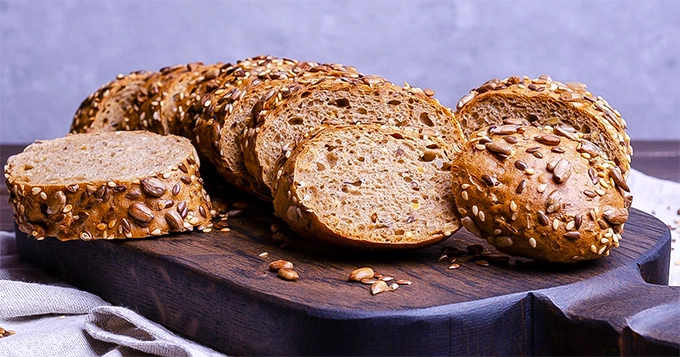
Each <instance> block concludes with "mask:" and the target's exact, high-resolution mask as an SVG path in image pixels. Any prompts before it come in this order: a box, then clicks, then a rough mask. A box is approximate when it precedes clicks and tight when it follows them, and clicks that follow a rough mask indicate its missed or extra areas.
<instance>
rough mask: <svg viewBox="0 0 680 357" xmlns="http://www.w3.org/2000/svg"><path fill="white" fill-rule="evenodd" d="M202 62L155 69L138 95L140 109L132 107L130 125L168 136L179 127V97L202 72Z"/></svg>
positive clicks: (129, 114)
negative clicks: (156, 70)
mask: <svg viewBox="0 0 680 357" xmlns="http://www.w3.org/2000/svg"><path fill="white" fill-rule="evenodd" d="M203 67H204V66H203V64H202V63H190V64H188V65H175V66H169V67H163V68H161V69H160V70H159V71H158V72H153V73H152V74H151V75H150V76H149V77H148V78H147V79H146V83H145V85H144V86H143V87H142V88H140V93H139V95H138V96H137V101H138V103H137V105H138V108H139V109H138V110H134V108H130V110H129V111H128V113H127V118H128V120H129V122H133V124H131V125H130V127H134V128H136V129H139V130H148V131H151V132H153V133H157V134H161V135H168V134H173V133H175V132H176V130H177V121H178V119H177V114H178V113H177V106H178V104H179V103H180V102H179V101H177V102H176V100H178V99H179V96H181V93H182V91H183V90H184V89H185V87H186V85H187V84H189V83H190V82H191V81H192V80H195V78H196V77H197V76H199V75H200V69H202V68H203Z"/></svg>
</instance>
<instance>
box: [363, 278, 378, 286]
mask: <svg viewBox="0 0 680 357" xmlns="http://www.w3.org/2000/svg"><path fill="white" fill-rule="evenodd" d="M360 281H361V283H362V284H366V285H373V283H375V282H376V281H378V279H375V278H365V279H361V280H360Z"/></svg>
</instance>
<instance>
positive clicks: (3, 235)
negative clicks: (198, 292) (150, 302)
mask: <svg viewBox="0 0 680 357" xmlns="http://www.w3.org/2000/svg"><path fill="white" fill-rule="evenodd" d="M628 184H629V186H630V187H631V191H632V193H633V195H634V197H635V198H634V200H633V207H635V208H638V209H640V210H642V211H645V212H649V213H652V214H654V215H656V216H657V217H658V218H659V219H660V220H662V221H664V222H665V223H666V224H669V225H671V226H672V227H677V226H678V225H680V221H678V219H680V216H678V209H680V184H678V183H675V182H669V181H664V180H659V179H656V178H653V177H650V176H647V175H644V174H642V173H640V172H638V171H635V170H633V171H631V173H630V176H629V177H628ZM671 233H672V235H673V238H674V239H675V241H674V242H673V247H674V249H673V250H672V251H671V267H670V285H680V252H679V251H680V249H677V247H678V244H679V243H678V239H677V238H678V229H675V230H672V231H671ZM14 242H15V241H14V234H13V233H8V232H0V327H2V328H4V329H6V330H13V331H15V332H16V334H15V335H13V336H10V337H5V338H0V357H5V356H8V357H9V356H22V357H25V356H106V357H112V356H139V355H146V354H152V355H159V356H172V357H174V356H187V357H189V356H191V357H193V356H222V355H221V354H219V353H217V352H215V351H213V350H211V349H209V348H207V347H204V346H201V345H198V344H196V343H194V342H192V341H189V340H186V339H183V338H181V337H179V336H177V335H175V334H173V333H172V332H170V331H168V330H166V329H165V328H163V327H162V326H160V325H158V324H156V323H154V322H152V321H149V320H148V319H146V318H144V317H142V316H140V315H138V314H137V313H135V312H134V311H132V310H129V309H125V308H123V307H116V306H111V305H110V304H108V303H107V302H105V301H104V300H102V299H101V298H99V297H98V296H96V295H93V294H90V293H87V292H84V291H80V290H77V289H75V288H72V287H70V286H68V285H66V284H64V283H63V282H61V281H59V280H58V279H56V278H54V277H51V276H49V275H47V274H45V273H44V272H43V271H42V270H40V269H38V268H36V267H35V266H32V265H30V264H28V263H26V262H22V261H21V260H20V259H19V257H18V254H17V251H16V246H15V244H14Z"/></svg>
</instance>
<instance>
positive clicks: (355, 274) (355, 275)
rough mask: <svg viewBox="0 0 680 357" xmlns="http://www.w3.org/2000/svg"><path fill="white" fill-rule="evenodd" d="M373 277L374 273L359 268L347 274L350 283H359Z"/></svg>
mask: <svg viewBox="0 0 680 357" xmlns="http://www.w3.org/2000/svg"><path fill="white" fill-rule="evenodd" d="M374 276H375V272H374V271H373V269H371V268H359V269H355V270H353V271H352V272H351V273H350V274H349V280H350V281H361V280H362V279H370V278H373V277H374Z"/></svg>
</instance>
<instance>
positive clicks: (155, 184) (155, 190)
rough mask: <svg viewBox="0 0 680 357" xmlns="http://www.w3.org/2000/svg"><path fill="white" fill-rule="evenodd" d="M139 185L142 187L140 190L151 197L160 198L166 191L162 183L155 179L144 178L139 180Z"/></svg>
mask: <svg viewBox="0 0 680 357" xmlns="http://www.w3.org/2000/svg"><path fill="white" fill-rule="evenodd" d="M140 183H141V185H142V190H143V191H144V192H145V193H146V194H147V195H149V196H151V197H161V196H163V194H164V193H165V191H166V187H165V184H164V183H163V181H161V180H159V179H157V178H155V177H149V178H145V179H143V180H140Z"/></svg>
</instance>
